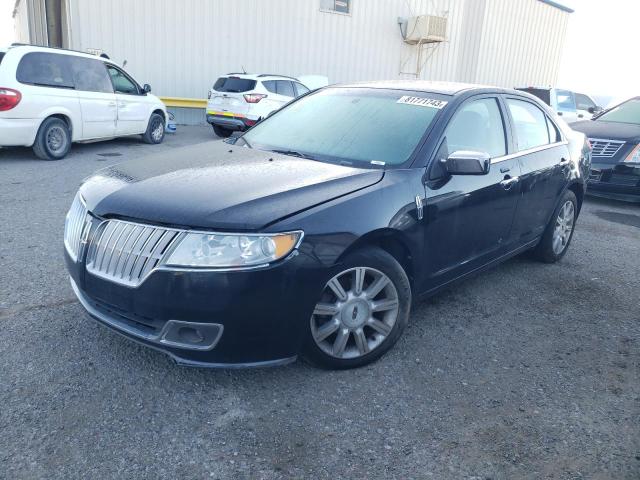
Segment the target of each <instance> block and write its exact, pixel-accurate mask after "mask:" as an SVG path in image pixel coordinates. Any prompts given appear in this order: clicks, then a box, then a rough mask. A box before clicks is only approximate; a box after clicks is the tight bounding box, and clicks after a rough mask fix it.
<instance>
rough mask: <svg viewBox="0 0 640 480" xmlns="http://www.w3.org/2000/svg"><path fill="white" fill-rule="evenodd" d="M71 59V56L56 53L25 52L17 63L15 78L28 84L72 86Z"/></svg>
mask: <svg viewBox="0 0 640 480" xmlns="http://www.w3.org/2000/svg"><path fill="white" fill-rule="evenodd" d="M71 60H72V57H71V56H69V55H60V54H57V53H46V52H32V53H27V54H26V55H25V56H24V57H22V59H21V60H20V63H19V64H18V69H17V72H16V78H17V79H18V81H19V82H20V83H26V84H30V85H39V86H45V87H57V88H74V82H73V73H72V68H71Z"/></svg>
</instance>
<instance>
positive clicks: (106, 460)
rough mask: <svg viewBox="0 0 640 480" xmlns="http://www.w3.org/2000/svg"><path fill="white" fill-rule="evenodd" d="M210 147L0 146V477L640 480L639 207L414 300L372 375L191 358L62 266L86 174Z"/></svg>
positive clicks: (181, 139) (614, 208) (185, 139)
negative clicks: (106, 309)
mask: <svg viewBox="0 0 640 480" xmlns="http://www.w3.org/2000/svg"><path fill="white" fill-rule="evenodd" d="M212 140H215V137H214V136H213V132H211V129H210V128H208V127H189V128H187V127H181V128H179V130H178V133H177V134H175V135H170V136H167V139H166V140H165V143H164V144H162V145H160V146H149V145H144V144H142V143H140V142H139V141H138V139H135V138H132V139H120V140H113V141H109V142H102V143H94V144H89V145H74V146H73V148H72V150H71V154H70V156H69V157H68V158H66V159H64V160H61V161H58V162H44V161H40V160H36V159H35V158H34V156H33V155H32V153H31V151H30V150H29V149H6V150H0V218H1V221H2V224H1V230H0V238H1V240H2V241H0V265H1V266H2V275H1V277H0V478H7V479H22V478H25V479H30V478H47V479H53V478H60V479H72V478H154V479H155V478H194V479H195V478H198V479H200V478H220V479H223V478H234V479H258V478H264V479H279V478H314V479H315V478H352V479H356V478H357V479H361V478H362V479H364V478H367V479H376V478H380V479H392V478H398V479H407V478H420V479H422V478H427V479H428V478H433V479H447V478H451V479H462V478H468V479H513V478H527V479H540V478H554V479H637V478H640V427H639V426H638V425H640V207H638V206H634V205H629V204H623V203H617V202H612V201H606V200H597V199H588V200H587V201H586V202H585V205H584V207H583V212H582V215H581V217H580V219H579V221H578V225H577V230H576V232H575V236H574V239H573V243H572V245H571V247H570V249H569V252H568V254H567V255H566V257H565V258H564V259H563V261H562V262H560V263H558V264H555V265H544V264H540V263H537V262H535V261H533V260H531V259H529V258H528V257H527V256H521V257H518V258H515V259H513V260H511V261H509V262H507V263H506V264H503V265H501V266H499V267H498V268H496V269H494V270H492V271H490V272H488V273H484V274H482V275H479V276H477V277H475V278H473V279H471V280H468V281H466V282H464V283H460V284H458V285H456V286H453V287H452V288H450V289H448V290H446V291H444V292H442V293H440V294H438V295H437V296H436V297H433V298H431V299H428V300H423V301H421V302H419V303H418V304H417V305H415V306H414V309H413V312H412V314H411V317H410V322H409V327H408V328H407V330H406V332H405V334H404V336H403V338H401V340H400V341H399V343H398V344H397V345H396V347H395V348H394V349H393V350H392V351H391V352H390V353H389V354H387V355H386V356H385V357H383V358H382V359H381V360H380V361H378V362H377V363H375V364H373V365H370V366H368V367H365V368H362V369H359V370H351V371H343V372H328V371H322V370H317V369H314V368H312V367H310V366H308V365H306V364H304V363H302V362H297V363H295V364H293V365H290V366H287V367H282V368H275V369H262V370H241V371H220V370H204V369H189V368H184V367H178V366H176V365H175V364H173V363H172V361H171V360H170V359H169V358H168V357H166V356H164V355H162V354H161V353H157V352H155V351H151V350H149V349H146V348H143V347H140V346H138V345H137V344H134V343H132V342H130V341H127V340H126V339H124V338H122V337H120V336H118V335H117V334H115V333H112V332H111V331H108V330H107V329H106V328H104V327H102V326H100V325H98V324H96V323H95V322H93V321H92V320H90V319H88V318H87V316H86V315H85V314H84V313H83V310H82V308H81V307H80V305H79V304H78V303H77V301H76V300H75V298H74V296H73V293H72V291H71V287H70V285H69V282H68V278H67V275H66V273H65V268H64V263H63V257H62V248H63V247H62V233H63V228H64V217H65V214H66V211H67V209H68V207H69V205H70V203H71V201H72V199H73V196H74V194H75V192H76V189H77V187H78V185H79V183H80V182H81V180H82V179H83V178H84V177H86V176H87V175H89V174H91V173H92V172H93V171H95V170H96V169H98V168H101V167H105V166H108V165H111V164H114V163H117V162H122V161H127V160H129V159H132V158H136V157H140V156H147V155H151V154H153V153H155V152H159V151H166V150H170V149H176V148H177V147H179V146H181V145H188V144H191V143H195V142H204V141H212ZM176 155H177V156H178V155H179V153H178V150H176ZM149 161H150V162H151V161H153V157H151V156H150V157H149ZM212 188H215V185H212ZM222 294H223V293H222ZM303 321H304V319H303Z"/></svg>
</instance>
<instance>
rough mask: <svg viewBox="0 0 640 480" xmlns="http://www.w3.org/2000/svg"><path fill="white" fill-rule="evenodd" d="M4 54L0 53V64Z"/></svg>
mask: <svg viewBox="0 0 640 480" xmlns="http://www.w3.org/2000/svg"><path fill="white" fill-rule="evenodd" d="M4 54H5V52H0V64H1V63H2V59H3V58H4Z"/></svg>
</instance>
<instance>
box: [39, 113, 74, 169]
mask: <svg viewBox="0 0 640 480" xmlns="http://www.w3.org/2000/svg"><path fill="white" fill-rule="evenodd" d="M70 149H71V131H70V130H69V125H67V122H65V121H64V120H61V119H60V118H56V117H49V118H47V119H46V120H45V121H44V122H42V125H40V128H39V129H38V134H37V135H36V141H35V142H34V144H33V153H35V155H36V157H38V158H40V159H42V160H60V159H62V158H64V157H65V156H66V155H67V153H69V150H70Z"/></svg>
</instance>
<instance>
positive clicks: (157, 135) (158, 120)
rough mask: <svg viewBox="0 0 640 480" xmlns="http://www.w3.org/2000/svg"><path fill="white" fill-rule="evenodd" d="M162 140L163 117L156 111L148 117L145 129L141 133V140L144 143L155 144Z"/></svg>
mask: <svg viewBox="0 0 640 480" xmlns="http://www.w3.org/2000/svg"><path fill="white" fill-rule="evenodd" d="M163 140H164V118H162V115H160V114H158V113H154V114H152V115H151V118H149V124H148V125H147V131H146V132H144V134H143V135H142V141H143V142H144V143H150V144H152V145H157V144H158V143H162V141H163Z"/></svg>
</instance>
